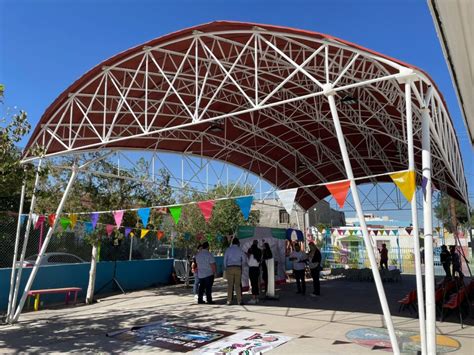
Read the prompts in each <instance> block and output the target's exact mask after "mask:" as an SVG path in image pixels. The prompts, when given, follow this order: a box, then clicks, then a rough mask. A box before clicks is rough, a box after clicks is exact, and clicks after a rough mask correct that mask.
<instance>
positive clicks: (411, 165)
mask: <svg viewBox="0 0 474 355" xmlns="http://www.w3.org/2000/svg"><path fill="white" fill-rule="evenodd" d="M410 84H411V83H410V80H407V82H405V105H406V120H407V140H408V169H409V170H410V171H415V151H414V147H413V114H412V103H411V86H410ZM411 219H412V224H413V253H414V254H415V275H416V295H417V299H418V319H419V322H420V342H421V353H422V354H423V355H425V354H426V322H425V302H424V294H423V275H422V270H421V255H420V233H419V228H418V209H417V205H416V192H415V193H414V194H413V198H412V199H411ZM426 253H427V251H426V250H425V255H426ZM425 265H426V262H425Z"/></svg>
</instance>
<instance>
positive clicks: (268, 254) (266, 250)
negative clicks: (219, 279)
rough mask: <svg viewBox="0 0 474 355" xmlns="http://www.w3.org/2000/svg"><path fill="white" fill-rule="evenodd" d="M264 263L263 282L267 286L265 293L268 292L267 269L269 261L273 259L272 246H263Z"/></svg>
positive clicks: (265, 244)
mask: <svg viewBox="0 0 474 355" xmlns="http://www.w3.org/2000/svg"><path fill="white" fill-rule="evenodd" d="M262 254H263V255H262V257H263V262H262V274H263V282H264V284H265V292H266V291H267V290H268V268H267V260H270V259H273V254H272V250H271V249H270V244H268V243H264V244H263V252H262Z"/></svg>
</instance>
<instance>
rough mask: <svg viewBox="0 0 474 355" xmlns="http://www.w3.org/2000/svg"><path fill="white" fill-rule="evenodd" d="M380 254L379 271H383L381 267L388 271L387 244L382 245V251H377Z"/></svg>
mask: <svg viewBox="0 0 474 355" xmlns="http://www.w3.org/2000/svg"><path fill="white" fill-rule="evenodd" d="M379 253H380V269H382V270H383V267H384V265H385V269H387V270H388V249H387V244H385V243H383V244H382V249H379Z"/></svg>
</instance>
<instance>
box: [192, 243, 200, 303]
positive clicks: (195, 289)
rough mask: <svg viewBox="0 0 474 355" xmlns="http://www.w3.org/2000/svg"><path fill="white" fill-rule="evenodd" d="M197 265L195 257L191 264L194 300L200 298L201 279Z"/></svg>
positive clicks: (198, 250)
mask: <svg viewBox="0 0 474 355" xmlns="http://www.w3.org/2000/svg"><path fill="white" fill-rule="evenodd" d="M201 249H202V248H201V244H199V245H198V247H197V252H198V253H199V252H200V251H201ZM197 270H198V268H197V263H196V257H193V261H192V263H191V271H192V273H193V275H194V285H193V294H194V298H195V299H197V298H198V290H199V277H198V272H197Z"/></svg>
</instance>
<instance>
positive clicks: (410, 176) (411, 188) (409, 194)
mask: <svg viewBox="0 0 474 355" xmlns="http://www.w3.org/2000/svg"><path fill="white" fill-rule="evenodd" d="M390 177H391V178H392V180H393V182H394V183H395V185H397V187H398V188H399V189H400V191H401V192H402V194H403V196H405V198H406V199H407V200H408V201H409V202H410V201H411V200H412V198H413V194H414V193H415V190H416V184H415V172H414V171H412V170H409V171H404V172H401V173H393V174H390Z"/></svg>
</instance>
